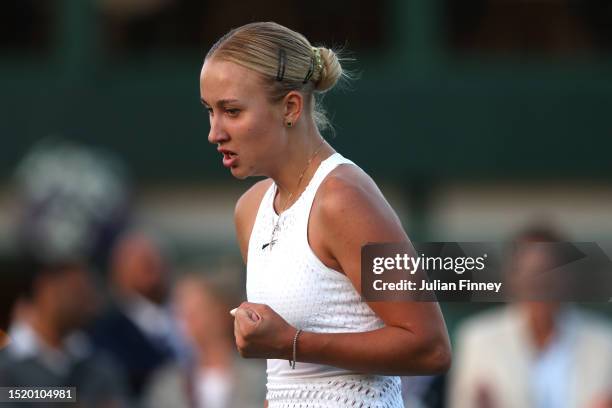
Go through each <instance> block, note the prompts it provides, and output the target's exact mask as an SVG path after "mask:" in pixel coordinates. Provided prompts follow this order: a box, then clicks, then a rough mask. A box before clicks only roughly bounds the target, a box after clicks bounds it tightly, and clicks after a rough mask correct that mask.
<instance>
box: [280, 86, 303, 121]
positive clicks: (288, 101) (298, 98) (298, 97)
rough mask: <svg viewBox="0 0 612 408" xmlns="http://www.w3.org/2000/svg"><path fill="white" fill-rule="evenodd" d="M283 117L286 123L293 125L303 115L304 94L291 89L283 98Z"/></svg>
mask: <svg viewBox="0 0 612 408" xmlns="http://www.w3.org/2000/svg"><path fill="white" fill-rule="evenodd" d="M283 107H284V112H283V117H284V120H285V125H287V126H289V127H291V126H293V125H295V124H296V123H297V121H298V119H299V118H300V116H301V115H302V109H303V108H304V96H303V95H302V94H301V93H299V92H297V91H291V92H289V93H288V94H287V95H285V97H284V98H283Z"/></svg>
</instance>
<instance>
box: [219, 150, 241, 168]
mask: <svg viewBox="0 0 612 408" xmlns="http://www.w3.org/2000/svg"><path fill="white" fill-rule="evenodd" d="M222 153H223V166H225V167H227V168H229V167H232V166H234V165H235V163H236V160H238V155H237V154H236V153H234V152H222Z"/></svg>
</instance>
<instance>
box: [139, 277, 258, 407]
mask: <svg viewBox="0 0 612 408" xmlns="http://www.w3.org/2000/svg"><path fill="white" fill-rule="evenodd" d="M220 292H221V291H220V290H219V288H217V287H215V285H213V284H212V283H211V282H210V281H207V280H206V279H204V278H201V277H198V276H195V275H193V276H187V277H185V278H183V279H181V280H180V281H179V282H178V283H177V285H176V288H175V290H174V296H173V300H174V308H175V311H176V317H177V320H178V321H179V326H180V327H181V329H182V332H183V334H184V336H185V337H186V339H187V340H188V342H189V345H190V346H191V348H192V353H193V357H192V359H191V361H189V363H188V365H187V366H186V367H183V366H179V365H172V366H168V367H166V368H164V369H163V370H161V371H160V372H159V373H158V374H157V375H156V376H155V379H154V381H152V382H151V384H150V387H149V390H148V396H147V399H146V406H147V407H150V408H163V407H168V406H172V407H175V408H182V407H196V408H246V407H254V406H261V404H263V401H264V399H265V375H264V372H265V366H264V365H263V364H261V363H259V362H254V361H248V360H243V359H241V358H239V357H238V355H237V353H236V351H235V347H234V342H233V337H232V334H233V319H232V317H231V316H230V314H229V310H230V309H231V306H230V305H228V304H227V303H226V300H225V299H224V297H223V295H222V294H221V293H220Z"/></svg>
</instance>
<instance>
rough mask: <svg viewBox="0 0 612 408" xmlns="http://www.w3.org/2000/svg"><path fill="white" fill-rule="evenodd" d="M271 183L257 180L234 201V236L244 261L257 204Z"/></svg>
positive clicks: (268, 180) (270, 181)
mask: <svg viewBox="0 0 612 408" xmlns="http://www.w3.org/2000/svg"><path fill="white" fill-rule="evenodd" d="M271 185H272V180H271V179H265V180H261V181H258V182H257V183H255V184H254V185H253V186H251V188H249V189H248V190H247V191H246V192H244V194H242V196H241V197H240V198H239V199H238V201H237V202H236V208H235V209H234V223H235V224H236V237H237V239H238V245H240V252H241V253H242V258H243V260H244V262H246V261H247V258H246V254H247V249H248V244H249V238H250V237H251V231H252V230H253V224H254V223H255V217H257V211H258V210H259V204H260V203H261V200H262V198H263V196H264V194H265V193H266V191H267V190H268V188H269V187H270V186H271Z"/></svg>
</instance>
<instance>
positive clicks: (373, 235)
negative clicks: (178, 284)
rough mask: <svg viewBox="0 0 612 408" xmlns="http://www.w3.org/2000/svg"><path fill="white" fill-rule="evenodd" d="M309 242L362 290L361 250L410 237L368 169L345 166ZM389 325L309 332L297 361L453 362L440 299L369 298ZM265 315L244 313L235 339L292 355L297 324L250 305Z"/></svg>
mask: <svg viewBox="0 0 612 408" xmlns="http://www.w3.org/2000/svg"><path fill="white" fill-rule="evenodd" d="M310 223H311V224H312V225H311V226H310V227H309V241H310V243H311V246H312V247H313V250H314V251H315V253H316V254H317V255H318V256H319V257H320V258H321V259H322V260H323V261H324V263H326V264H327V265H328V266H330V267H333V268H334V269H337V270H339V271H341V272H343V273H344V274H345V275H346V276H347V277H348V278H349V279H350V280H351V282H352V283H353V285H354V286H355V288H356V289H357V291H358V292H361V266H360V261H361V257H360V254H361V247H362V246H363V245H365V244H366V243H371V242H408V237H407V236H406V234H405V233H404V231H403V229H402V227H401V224H400V222H399V220H398V218H397V216H396V215H395V213H394V212H393V210H392V209H391V207H390V206H389V205H388V204H387V202H386V200H385V199H384V197H383V196H382V194H381V193H380V191H379V190H378V188H377V187H376V185H375V184H374V182H373V181H372V180H371V179H370V178H369V177H368V176H367V175H365V173H363V172H361V171H360V170H359V169H357V168H355V167H353V166H341V167H340V168H338V169H337V170H336V171H334V172H333V173H332V175H330V176H329V177H328V178H327V179H326V180H325V182H324V183H323V184H322V185H321V187H320V189H319V192H318V193H317V198H316V200H315V205H314V206H313V209H312V212H311V218H310ZM368 305H369V306H370V307H371V308H372V310H373V311H374V312H375V313H376V314H377V315H378V316H379V317H380V318H381V319H382V320H383V321H384V323H385V327H383V328H381V329H378V330H374V331H370V332H363V333H309V332H303V333H302V334H301V335H300V336H299V339H298V344H297V360H298V361H302V362H311V363H319V364H327V365H333V366H337V367H341V368H346V369H349V370H354V371H359V372H369V373H378V374H401V375H417V374H433V373H439V372H444V371H446V370H448V368H449V366H450V359H451V358H450V343H449V339H448V334H447V331H446V326H445V324H444V320H443V318H442V314H441V312H440V309H439V307H438V305H437V303H434V302H369V303H368ZM240 309H251V310H252V311H254V312H255V313H257V315H258V316H256V317H255V318H252V317H253V315H250V316H251V318H249V314H248V313H246V311H245V313H239V314H237V319H236V321H235V323H236V324H235V331H236V342H237V345H238V348H239V351H240V352H241V354H242V355H243V356H245V357H265V358H284V359H290V358H292V354H293V353H292V341H293V336H294V334H295V328H293V327H291V326H290V325H288V324H287V323H286V322H285V321H284V320H283V319H282V318H281V317H280V316H279V315H278V314H276V313H275V312H274V311H273V310H272V309H270V308H269V307H267V306H265V305H257V304H252V303H244V304H243V305H241V307H240Z"/></svg>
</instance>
